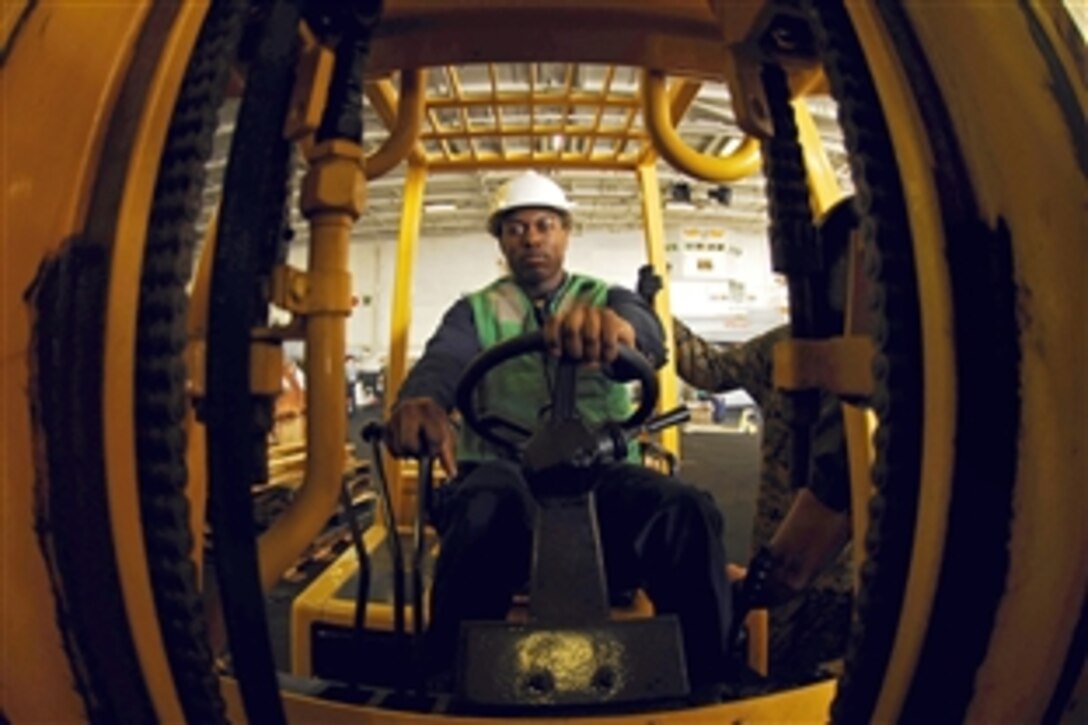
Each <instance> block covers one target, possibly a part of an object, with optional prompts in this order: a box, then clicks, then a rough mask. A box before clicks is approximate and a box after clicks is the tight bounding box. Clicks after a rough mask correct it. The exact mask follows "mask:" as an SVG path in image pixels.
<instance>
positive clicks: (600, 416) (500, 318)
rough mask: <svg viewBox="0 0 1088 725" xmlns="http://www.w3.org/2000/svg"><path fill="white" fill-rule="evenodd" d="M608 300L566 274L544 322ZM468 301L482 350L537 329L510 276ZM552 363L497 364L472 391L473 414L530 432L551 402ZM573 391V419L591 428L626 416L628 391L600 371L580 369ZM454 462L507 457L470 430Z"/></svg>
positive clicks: (590, 281)
mask: <svg viewBox="0 0 1088 725" xmlns="http://www.w3.org/2000/svg"><path fill="white" fill-rule="evenodd" d="M607 297H608V285H607V284H606V283H605V282H603V281H601V280H599V279H594V278H592V277H585V276H582V275H577V274H568V275H567V278H566V279H565V280H564V281H563V284H562V286H561V287H560V288H559V290H558V292H556V294H555V295H553V296H552V299H551V300H550V301H549V302H548V307H547V309H546V310H545V312H544V318H545V319H547V318H549V317H551V316H552V315H554V314H556V313H561V312H566V311H567V310H569V309H571V308H572V307H573V306H574V305H575V304H577V303H580V304H589V305H594V306H597V307H602V306H604V304H605V301H606V299H607ZM468 301H469V304H470V305H471V306H472V317H473V321H474V323H475V325H476V334H477V335H478V337H479V339H480V346H481V348H482V349H484V350H486V349H488V348H490V347H492V346H493V345H495V344H497V343H500V342H503V341H504V340H509V339H511V338H514V337H517V336H519V335H522V334H524V333H528V332H534V331H536V330H539V329H540V326H539V325H538V324H537V319H536V314H535V313H534V307H533V302H532V300H530V299H529V297H528V295H526V294H525V292H524V291H523V290H522V289H521V287H519V286H518V285H517V283H515V282H514V281H513V280H512V279H511V278H510V277H509V276H507V277H502V278H501V279H498V280H496V281H495V282H492V283H491V284H490V285H488V286H487V287H484V288H483V289H481V290H478V291H476V292H473V293H471V294H469V295H468ZM545 361H547V362H545ZM557 364H558V363H557V361H556V360H555V359H554V358H552V357H550V356H548V355H547V353H544V352H540V353H527V354H525V355H521V356H519V357H516V358H512V359H510V360H507V361H506V362H504V363H501V364H500V365H499V366H498V367H495V368H493V369H492V370H491V372H490V373H488V374H487V375H486V376H485V377H484V379H483V380H482V381H481V382H480V384H479V385H478V386H477V388H476V410H478V411H480V413H481V415H484V414H494V415H500V416H502V417H503V418H505V419H507V420H509V421H511V422H514V423H517V424H518V425H520V426H522V427H524V428H527V429H529V430H534V431H535V430H536V429H537V427H538V426H539V424H540V423H541V422H542V421H543V420H545V419H546V417H547V415H548V410H547V406H548V405H549V403H550V402H551V394H550V392H549V385H550V383H549V381H553V380H554V379H555V370H556V366H557ZM545 365H547V367H545ZM545 376H547V377H545ZM576 390H577V410H578V415H579V416H580V417H581V418H582V420H583V421H585V423H586V424H587V425H588V426H590V428H594V427H596V426H598V425H600V424H601V423H602V422H604V421H606V420H614V421H622V420H625V419H626V418H627V417H628V416H629V415H630V414H631V398H630V394H629V393H628V391H627V387H626V386H625V385H624V384H622V383H617V382H615V381H613V380H610V379H608V378H607V377H606V376H605V375H604V374H603V373H601V372H600V371H599V370H592V369H589V368H586V367H581V368H579V369H578V375H577V388H576ZM457 457H458V460H462V461H486V460H493V459H496V458H502V457H507V456H505V455H503V453H502V451H501V450H500V449H499V448H498V447H496V446H493V445H492V444H491V443H488V442H487V441H486V440H484V439H483V438H481V437H480V436H478V435H476V433H474V432H473V431H471V430H469V429H468V426H462V429H461V433H460V436H459V439H458V443H457ZM627 457H628V459H629V460H631V461H634V462H637V461H638V455H637V449H636V447H635V446H633V445H632V446H629V449H628V456H627Z"/></svg>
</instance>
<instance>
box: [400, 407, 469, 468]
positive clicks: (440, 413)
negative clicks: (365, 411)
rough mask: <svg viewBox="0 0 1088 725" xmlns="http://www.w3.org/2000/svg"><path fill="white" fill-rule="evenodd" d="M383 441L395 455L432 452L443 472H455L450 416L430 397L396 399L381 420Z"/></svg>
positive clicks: (419, 454)
mask: <svg viewBox="0 0 1088 725" xmlns="http://www.w3.org/2000/svg"><path fill="white" fill-rule="evenodd" d="M385 444H386V446H388V447H389V451H390V452H391V453H392V454H393V455H394V456H396V457H398V458H406V457H414V458H418V457H420V456H421V455H423V454H425V453H432V454H434V455H435V456H437V457H438V462H439V463H440V464H442V470H444V471H445V472H446V475H447V476H449V477H450V478H453V477H454V476H456V475H457V457H456V455H455V454H454V451H455V450H456V441H455V438H454V434H453V427H452V426H451V425H450V417H449V415H448V414H447V413H446V411H445V410H443V408H442V406H441V405H439V404H438V403H436V402H435V401H433V400H431V399H430V398H406V399H405V400H402V401H400V402H399V403H397V405H396V407H395V408H393V413H392V414H391V415H390V416H389V420H388V421H387V422H386V424H385Z"/></svg>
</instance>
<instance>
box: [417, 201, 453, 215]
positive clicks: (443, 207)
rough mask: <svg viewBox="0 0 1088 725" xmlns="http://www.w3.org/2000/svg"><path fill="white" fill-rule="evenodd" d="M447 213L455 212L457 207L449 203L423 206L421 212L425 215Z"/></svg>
mask: <svg viewBox="0 0 1088 725" xmlns="http://www.w3.org/2000/svg"><path fill="white" fill-rule="evenodd" d="M449 211H457V205H456V204H450V203H434V204H424V205H423V212H424V213H425V214H441V213H443V212H449Z"/></svg>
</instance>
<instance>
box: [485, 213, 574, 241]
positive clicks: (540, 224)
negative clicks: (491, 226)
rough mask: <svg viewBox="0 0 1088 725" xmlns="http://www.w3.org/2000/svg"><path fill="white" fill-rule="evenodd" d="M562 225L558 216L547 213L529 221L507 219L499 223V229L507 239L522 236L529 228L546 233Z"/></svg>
mask: <svg viewBox="0 0 1088 725" xmlns="http://www.w3.org/2000/svg"><path fill="white" fill-rule="evenodd" d="M561 226H562V222H560V220H559V217H556V216H552V215H548V216H540V217H537V218H536V219H533V220H531V221H523V220H521V219H507V220H505V221H503V222H502V223H501V224H500V225H499V231H500V232H502V235H503V236H504V237H506V238H508V239H517V238H520V237H524V236H525V235H526V234H528V233H529V230H530V229H535V230H536V231H537V232H538V233H539V234H543V235H547V234H551V233H552V232H554V231H555V230H556V229H558V228H559V227H561Z"/></svg>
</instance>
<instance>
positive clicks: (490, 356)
mask: <svg viewBox="0 0 1088 725" xmlns="http://www.w3.org/2000/svg"><path fill="white" fill-rule="evenodd" d="M530 353H544V354H546V346H545V343H544V333H543V332H540V331H537V332H530V333H526V334H524V335H519V336H518V337H514V338H511V339H509V340H506V341H505V342H502V343H500V344H498V345H495V346H494V347H491V348H490V349H488V350H485V351H484V352H482V353H480V354H479V355H477V356H476V358H475V359H474V360H473V361H472V362H471V363H470V364H469V366H468V369H467V370H465V373H464V375H463V376H462V377H461V382H460V383H459V384H458V386H457V407H458V409H459V410H460V411H461V415H462V417H463V418H464V422H465V425H467V426H468V427H469V428H470V429H471V430H473V431H474V432H475V433H477V434H478V435H479V436H480V437H481V438H483V439H484V440H486V441H488V442H490V443H492V444H495V445H497V446H500V447H502V448H504V449H506V450H509V451H511V452H512V453H514V454H515V455H520V454H521V453H523V452H524V450H525V447H526V445H528V444H529V442H530V440H531V439H532V438H533V437H534V436H533V432H532V431H530V430H527V429H525V428H524V427H523V426H521V425H520V424H518V423H516V422H514V421H512V420H509V419H507V418H505V417H503V416H501V415H495V414H488V415H483V416H481V415H480V413H479V412H478V411H477V410H476V396H475V392H476V388H477V386H478V385H479V384H480V381H482V380H483V379H484V377H485V376H486V375H487V374H488V373H489V372H491V371H492V370H493V369H494V368H496V367H497V366H498V365H500V364H501V363H503V362H505V361H507V360H510V359H512V358H515V357H519V356H521V355H528V354H530ZM580 364H581V363H578V362H572V361H569V360H560V362H559V367H558V369H557V370H556V380H555V385H554V386H553V388H552V391H553V392H552V401H551V402H552V405H551V416H550V421H549V422H548V423H547V424H546V426H552V427H553V428H554V427H556V426H562V425H564V424H566V423H567V422H569V421H571V420H574V419H576V418H577V415H576V405H575V404H576V403H577V400H576V397H577V396H576V393H575V383H576V380H577V375H576V373H577V369H578V367H579V366H580ZM605 374H607V375H608V376H609V377H611V378H612V379H614V380H637V381H639V382H640V383H641V386H642V387H641V390H642V395H641V400H640V402H639V406H638V408H637V409H636V410H635V411H634V412H633V413H632V414H631V415H630V416H629V417H628V418H627V419H626V420H624V421H621V422H614V424H613V425H612V426H611V427H612V428H615V427H616V425H618V427H619V428H620V429H621V430H632V429H636V428H638V427H639V426H641V425H642V424H643V423H644V422H646V420H647V419H648V418H649V417H650V415H651V414H652V413H653V410H654V406H655V405H657V396H658V385H657V377H656V375H655V374H654V369H653V367H652V366H651V365H650V363H649V361H648V360H646V358H645V357H643V355H642V354H641V353H639V352H638V351H636V350H633V349H631V348H630V347H628V346H627V345H622V344H621V345H620V347H619V356H618V357H617V358H616V360H615V361H614V362H613V363H612V364H611V365H609V366H607V367H606V369H605ZM605 427H609V426H608V425H607V424H606V426H605ZM500 430H505V431H507V434H506V435H503V434H500V433H499V431H500Z"/></svg>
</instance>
